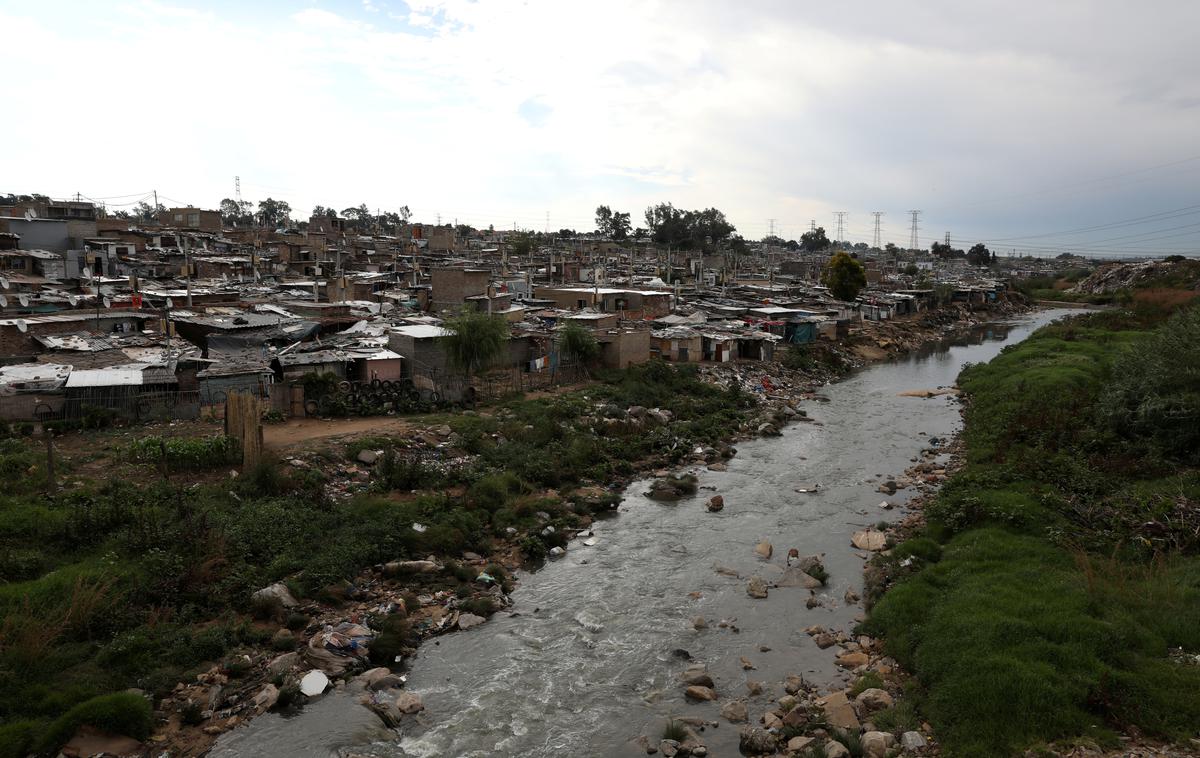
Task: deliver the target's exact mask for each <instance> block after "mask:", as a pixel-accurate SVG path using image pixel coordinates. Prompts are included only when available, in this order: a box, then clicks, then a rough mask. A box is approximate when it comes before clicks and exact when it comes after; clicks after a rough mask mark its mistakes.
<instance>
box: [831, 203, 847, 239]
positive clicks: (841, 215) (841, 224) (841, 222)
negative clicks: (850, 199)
mask: <svg viewBox="0 0 1200 758" xmlns="http://www.w3.org/2000/svg"><path fill="white" fill-rule="evenodd" d="M833 215H835V216H837V224H838V233H837V241H838V244H839V245H841V246H842V247H843V248H844V247H846V244H845V242H846V238H845V234H846V211H834V212H833Z"/></svg>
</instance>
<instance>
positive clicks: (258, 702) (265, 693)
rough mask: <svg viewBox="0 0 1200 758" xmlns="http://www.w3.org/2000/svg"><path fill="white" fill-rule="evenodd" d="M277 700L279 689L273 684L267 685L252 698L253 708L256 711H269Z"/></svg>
mask: <svg viewBox="0 0 1200 758" xmlns="http://www.w3.org/2000/svg"><path fill="white" fill-rule="evenodd" d="M277 700H279V688H278V687H276V686H275V685H273V684H267V685H264V686H263V688H262V689H261V690H259V691H258V694H256V695H255V696H254V707H255V709H256V710H260V711H269V710H271V708H273V707H274V706H275V701H277Z"/></svg>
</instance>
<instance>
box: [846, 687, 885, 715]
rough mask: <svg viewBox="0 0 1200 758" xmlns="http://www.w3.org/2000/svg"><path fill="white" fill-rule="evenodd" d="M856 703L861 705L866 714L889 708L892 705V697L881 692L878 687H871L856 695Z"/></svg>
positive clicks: (883, 691)
mask: <svg viewBox="0 0 1200 758" xmlns="http://www.w3.org/2000/svg"><path fill="white" fill-rule="evenodd" d="M855 700H856V701H858V702H859V703H862V705H863V707H864V708H866V709H867V712H868V713H870V712H872V711H882V710H883V709H884V708H891V707H892V705H893V704H894V701H893V700H892V696H891V695H889V694H888V693H887V691H886V690H881V689H879V688H878V687H871V688H870V689H865V690H863V691H862V692H860V693H858V697H856V698H855Z"/></svg>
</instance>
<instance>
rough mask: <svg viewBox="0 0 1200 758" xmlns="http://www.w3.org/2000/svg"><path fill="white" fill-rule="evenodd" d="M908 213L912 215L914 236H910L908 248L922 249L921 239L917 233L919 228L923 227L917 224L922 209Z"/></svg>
mask: <svg viewBox="0 0 1200 758" xmlns="http://www.w3.org/2000/svg"><path fill="white" fill-rule="evenodd" d="M908 213H909V215H910V216H912V236H911V237H909V238H908V249H909V250H913V251H917V250H920V249H921V240H920V237H919V236H918V235H917V230H918V229H920V228H921V227H919V226H917V219H919V218H920V217H921V211H909V212H908Z"/></svg>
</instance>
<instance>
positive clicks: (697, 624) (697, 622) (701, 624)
mask: <svg viewBox="0 0 1200 758" xmlns="http://www.w3.org/2000/svg"><path fill="white" fill-rule="evenodd" d="M692 628H693V629H695V630H696V631H700V630H701V629H707V628H708V620H707V619H705V618H704V617H703V616H697V617H696V618H694V619H692Z"/></svg>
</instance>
